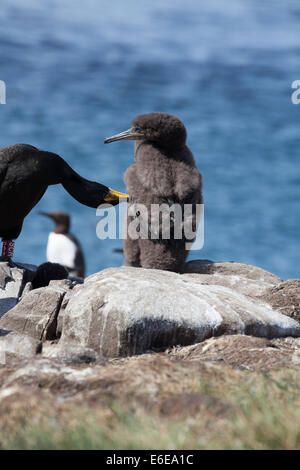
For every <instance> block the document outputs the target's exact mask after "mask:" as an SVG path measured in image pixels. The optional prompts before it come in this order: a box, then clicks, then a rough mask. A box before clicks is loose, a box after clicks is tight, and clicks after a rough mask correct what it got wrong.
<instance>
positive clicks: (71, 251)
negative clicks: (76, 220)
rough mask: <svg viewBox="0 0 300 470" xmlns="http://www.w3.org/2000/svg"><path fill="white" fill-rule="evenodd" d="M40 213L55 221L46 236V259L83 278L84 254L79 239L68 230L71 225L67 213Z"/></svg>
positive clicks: (72, 274)
mask: <svg viewBox="0 0 300 470" xmlns="http://www.w3.org/2000/svg"><path fill="white" fill-rule="evenodd" d="M40 214H41V215H44V216H46V217H49V218H50V219H52V220H53V222H54V223H55V227H54V229H53V231H52V232H50V233H49V237H48V244H47V261H50V262H51V263H59V264H61V265H62V266H64V267H65V268H66V269H67V271H68V272H69V274H70V275H71V276H75V277H82V278H84V276H85V260H84V254H83V251H82V248H81V245H80V243H79V241H78V240H77V239H76V238H75V237H74V235H72V234H71V233H70V232H69V230H70V225H71V219H70V216H69V214H68V213H67V212H63V211H53V212H40Z"/></svg>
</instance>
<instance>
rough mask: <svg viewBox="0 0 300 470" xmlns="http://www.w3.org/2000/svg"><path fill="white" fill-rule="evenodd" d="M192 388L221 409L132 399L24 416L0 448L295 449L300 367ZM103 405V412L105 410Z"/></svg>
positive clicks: (299, 441)
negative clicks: (168, 410) (165, 409)
mask: <svg viewBox="0 0 300 470" xmlns="http://www.w3.org/2000/svg"><path fill="white" fill-rule="evenodd" d="M199 392H202V393H206V394H209V395H212V396H214V397H215V398H217V399H220V400H221V401H222V402H223V404H224V405H225V406H224V411H223V412H221V413H215V414H214V411H213V410H211V409H207V408H205V407H204V408H202V409H201V410H200V411H199V413H197V414H196V415H186V416H181V417H177V418H176V417H165V416H162V415H161V414H160V413H159V411H158V410H156V411H153V409H152V410H151V411H148V412H147V411H146V408H145V407H142V406H141V405H140V404H131V405H130V410H128V407H125V406H124V404H123V405H122V406H121V405H120V404H119V403H114V404H113V405H109V404H108V405H107V406H106V408H105V410H106V414H105V413H103V408H102V409H101V410H100V408H98V409H97V407H96V408H93V409H87V408H86V409H81V411H80V412H78V411H77V409H76V407H75V405H73V408H72V407H71V408H70V409H69V410H68V412H67V413H66V414H65V415H64V416H63V417H62V416H60V417H58V416H55V414H54V415H53V416H52V417H49V416H48V417H46V416H45V414H43V415H42V416H40V417H39V419H36V418H35V421H34V422H33V420H32V418H30V416H26V419H25V421H24V416H23V418H22V419H23V422H24V425H23V426H22V429H20V427H19V426H18V425H17V423H16V428H15V430H14V431H11V432H10V433H9V434H7V433H5V432H2V431H1V435H0V449H100V450H101V449H129V450H130V449H137V450H138V449H169V450H170V449H300V371H293V370H286V371H277V372H272V373H270V374H268V375H266V374H261V373H248V372H246V373H244V372H243V373H235V374H233V375H229V376H228V377H225V379H224V373H222V375H221V374H220V375H218V374H216V373H214V374H212V375H211V377H205V379H204V378H200V382H199ZM107 411H108V412H107Z"/></svg>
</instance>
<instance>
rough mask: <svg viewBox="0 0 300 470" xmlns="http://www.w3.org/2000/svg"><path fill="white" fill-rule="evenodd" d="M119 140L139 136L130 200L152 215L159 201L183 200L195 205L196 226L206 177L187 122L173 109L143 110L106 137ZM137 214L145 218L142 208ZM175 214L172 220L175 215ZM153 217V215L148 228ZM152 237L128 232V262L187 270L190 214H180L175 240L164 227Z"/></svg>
mask: <svg viewBox="0 0 300 470" xmlns="http://www.w3.org/2000/svg"><path fill="white" fill-rule="evenodd" d="M117 140H136V141H137V142H135V161H134V163H133V164H132V165H131V166H130V167H129V168H128V169H127V170H126V173H125V183H126V185H127V189H128V192H129V194H130V201H132V203H133V204H134V205H135V206H136V204H142V205H143V206H144V207H146V208H147V211H148V215H147V216H146V217H148V216H149V214H150V211H151V205H153V204H156V205H157V204H159V205H160V207H162V206H161V205H162V204H167V205H168V206H169V207H171V206H173V205H174V204H176V203H177V204H179V205H180V207H181V208H183V206H184V205H185V204H189V205H190V207H191V208H192V212H191V217H190V223H191V222H192V226H193V231H195V229H196V228H197V224H198V220H197V217H196V210H195V209H196V205H197V204H202V203H203V200H202V177H201V174H200V173H199V171H198V169H197V167H196V164H195V160H194V157H193V154H192V153H191V151H190V149H189V148H188V147H187V145H186V129H185V127H184V125H183V123H182V122H181V121H180V120H179V119H178V118H177V117H175V116H172V115H170V114H167V113H159V112H154V113H150V114H142V115H140V116H137V117H136V118H135V119H134V120H133V122H132V127H131V128H130V129H128V130H127V131H125V132H122V133H120V134H117V135H115V136H112V137H109V138H108V139H106V140H105V141H104V142H105V143H109V142H114V141H117ZM130 205H131V202H130V204H129V207H128V214H129V216H128V219H127V223H130V222H131V208H130ZM137 215H138V216H139V218H140V220H141V219H142V218H143V216H142V215H141V214H140V213H138V214H137V213H136V215H135V216H134V217H135V218H136V216H137ZM169 219H170V220H171V219H172V217H171V215H170V214H169ZM151 220H152V219H151ZM149 221H150V219H149V217H148V219H147V223H148V227H149ZM171 221H172V220H171ZM143 222H144V221H143V220H142V223H143ZM176 224H177V225H176ZM178 226H179V228H180V231H181V239H177V238H176V237H178V235H176V236H175V230H176V228H177V229H178ZM152 234H153V232H152ZM177 234H178V230H177ZM143 236H144V237H145V235H143ZM151 236H152V235H151ZM151 236H148V237H145V238H144V239H143V238H139V239H135V240H134V239H133V237H131V236H130V235H129V233H128V234H127V239H125V240H124V245H123V246H124V254H125V259H126V260H125V264H126V265H131V266H141V267H144V268H154V269H164V270H169V271H176V272H182V271H183V269H184V264H185V260H186V257H187V255H188V251H189V250H188V248H187V244H186V243H187V241H189V242H191V240H187V239H186V237H185V221H184V219H181V220H179V221H178V219H177V221H176V219H175V222H174V223H173V228H172V231H171V235H170V237H169V239H163V237H161V232H159V238H158V239H151Z"/></svg>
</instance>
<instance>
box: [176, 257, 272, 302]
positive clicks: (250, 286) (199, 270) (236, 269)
mask: <svg viewBox="0 0 300 470" xmlns="http://www.w3.org/2000/svg"><path fill="white" fill-rule="evenodd" d="M185 273H186V274H190V275H192V277H193V279H195V280H197V282H201V284H213V285H220V286H224V287H229V288H231V289H234V290H235V291H236V292H240V293H241V294H244V295H248V296H250V297H258V296H260V295H262V294H263V293H264V292H265V291H266V290H267V289H269V288H271V287H273V286H276V285H277V284H279V283H280V282H281V279H280V278H279V277H278V276H275V274H272V273H270V272H268V271H265V270H264V269H261V268H258V267H257V266H252V265H249V264H242V263H234V262H231V263H230V262H223V263H214V262H213V261H210V260H194V261H189V262H188V263H186V265H185ZM196 274H198V276H197V275H196ZM199 274H200V276H199Z"/></svg>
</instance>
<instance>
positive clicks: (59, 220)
mask: <svg viewBox="0 0 300 470" xmlns="http://www.w3.org/2000/svg"><path fill="white" fill-rule="evenodd" d="M40 214H41V215H44V216H46V217H49V218H50V219H52V220H53V222H54V223H55V228H54V232H55V233H68V232H69V230H70V216H69V214H68V213H67V212H63V211H53V212H40Z"/></svg>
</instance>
